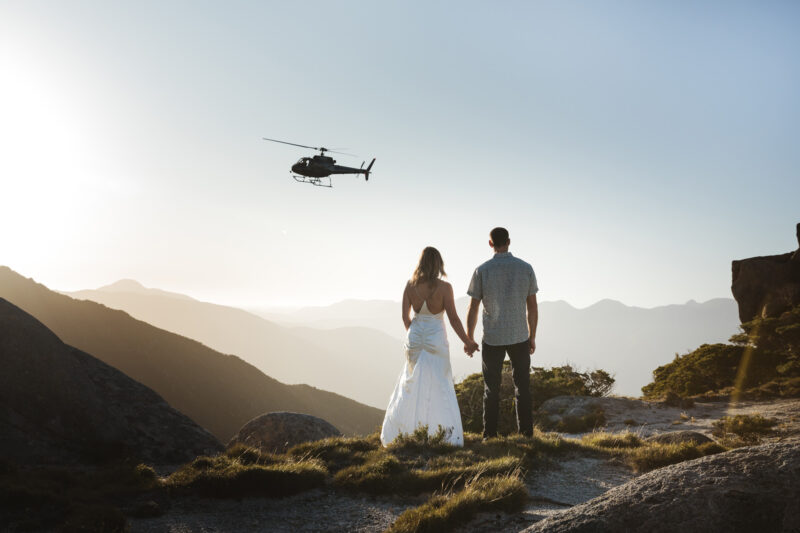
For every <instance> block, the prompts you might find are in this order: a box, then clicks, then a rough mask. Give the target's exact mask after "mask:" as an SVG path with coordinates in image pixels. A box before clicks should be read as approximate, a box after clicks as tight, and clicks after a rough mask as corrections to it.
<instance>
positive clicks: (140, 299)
mask: <svg viewBox="0 0 800 533" xmlns="http://www.w3.org/2000/svg"><path fill="white" fill-rule="evenodd" d="M65 294H67V295H68V296H71V297H73V298H76V299H82V300H91V301H94V302H98V303H101V304H103V305H106V306H108V307H111V308H113V309H120V310H122V311H125V312H126V313H128V314H130V315H131V316H133V317H134V318H138V319H139V320H143V321H145V322H147V323H149V324H152V325H154V326H156V327H159V328H163V329H165V330H167V331H171V332H173V333H177V334H179V335H183V336H186V337H189V338H191V339H194V340H197V341H200V342H202V343H203V344H205V345H206V346H209V347H210V348H213V349H214V350H218V351H220V352H223V353H232V354H236V355H237V356H239V357H241V358H242V359H244V360H245V361H247V362H248V363H250V364H251V365H253V366H255V367H256V368H258V369H259V370H261V371H262V372H264V373H265V374H267V375H269V376H271V377H273V378H275V379H277V380H279V381H282V382H284V383H309V384H313V385H314V386H315V387H319V388H321V389H325V390H330V391H333V392H336V393H339V394H343V395H346V396H347V397H349V398H353V399H355V400H357V401H360V402H363V403H366V404H368V405H371V406H373V407H379V408H381V409H383V408H385V407H386V404H387V402H388V401H389V395H390V394H391V390H392V389H391V388H392V385H393V384H394V381H395V380H396V379H397V375H398V374H399V373H400V370H401V368H402V365H403V359H402V357H403V355H402V350H401V344H402V342H401V341H400V340H399V339H398V338H393V337H391V336H389V335H387V334H385V333H383V332H381V331H379V330H377V329H372V328H367V327H363V326H361V325H359V324H358V322H354V323H353V325H351V326H347V327H340V328H335V329H322V328H307V327H298V326H290V327H287V326H283V325H279V324H276V323H274V322H271V321H269V320H266V319H264V318H262V317H260V316H257V315H255V314H253V313H250V312H247V311H244V310H242V309H237V308H234V307H227V306H223V305H217V304H213V303H207V302H201V301H198V300H195V299H193V298H190V297H188V296H185V295H182V294H177V293H171V292H167V291H163V290H159V289H150V288H145V287H143V286H142V285H141V284H139V283H137V282H135V281H133V280H121V281H119V282H117V283H113V284H111V285H107V286H105V287H100V288H99V289H96V290H83V291H77V292H69V293H65Z"/></svg>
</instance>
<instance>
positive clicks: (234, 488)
mask: <svg viewBox="0 0 800 533" xmlns="http://www.w3.org/2000/svg"><path fill="white" fill-rule="evenodd" d="M209 459H210V464H209ZM327 475H328V471H327V469H326V468H325V466H324V465H323V464H322V463H321V462H319V461H315V460H305V461H286V462H282V463H276V464H270V465H263V464H257V463H253V464H246V463H242V462H240V461H238V460H237V459H231V458H230V457H228V456H227V455H219V456H216V457H213V458H207V457H201V458H198V459H196V460H195V461H193V462H192V463H190V464H188V465H185V466H183V467H182V468H180V469H179V470H177V471H175V472H174V473H173V474H171V475H170V476H169V477H168V478H167V479H166V486H167V487H171V488H175V489H178V490H185V491H188V492H192V493H197V494H200V495H202V496H208V497H213V498H238V497H243V496H249V495H263V496H271V497H282V496H289V495H292V494H297V493H298V492H302V491H305V490H309V489H312V488H315V487H319V486H320V485H322V484H323V483H325V479H326V477H327Z"/></svg>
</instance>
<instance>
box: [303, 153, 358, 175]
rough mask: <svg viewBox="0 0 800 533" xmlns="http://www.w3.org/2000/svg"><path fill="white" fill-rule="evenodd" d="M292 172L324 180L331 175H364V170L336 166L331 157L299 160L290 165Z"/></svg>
mask: <svg viewBox="0 0 800 533" xmlns="http://www.w3.org/2000/svg"><path fill="white" fill-rule="evenodd" d="M292 172H294V173H295V174H299V175H301V176H306V177H309V178H324V177H327V176H330V175H331V174H364V173H365V170H364V169H361V168H355V167H345V166H342V165H337V164H336V160H334V159H333V158H332V157H328V156H324V155H315V156H314V157H302V158H300V160H299V161H297V163H295V164H294V165H292Z"/></svg>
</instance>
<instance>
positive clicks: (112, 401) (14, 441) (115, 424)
mask: <svg viewBox="0 0 800 533" xmlns="http://www.w3.org/2000/svg"><path fill="white" fill-rule="evenodd" d="M0 365H2V369H3V371H2V373H0V391H2V393H0V457H3V458H4V459H11V460H14V461H16V462H20V463H65V462H66V463H70V462H83V461H86V460H91V459H100V460H102V459H104V458H112V457H115V458H119V459H123V458H126V457H135V458H137V459H138V460H143V461H147V462H155V463H179V462H184V461H189V460H191V459H192V458H194V457H196V456H197V455H204V454H209V453H214V452H217V451H219V450H220V449H221V448H222V446H221V445H220V443H219V442H218V441H217V439H215V438H214V437H213V436H212V435H211V434H210V433H209V432H208V431H206V430H204V429H203V428H201V427H200V426H198V425H197V424H196V423H195V422H193V421H192V420H190V419H189V417H187V416H186V415H184V414H182V413H180V412H178V411H176V410H175V409H173V408H172V407H170V406H169V405H168V404H167V402H165V401H164V400H163V399H162V398H161V397H159V396H158V395H157V394H156V393H154V392H153V391H152V390H151V389H149V388H147V387H145V386H144V385H142V384H141V383H137V382H136V381H134V380H132V379H131V378H129V377H128V376H126V375H125V374H123V373H122V372H120V371H119V370H117V369H115V368H112V367H111V366H109V365H107V364H105V363H103V362H102V361H100V360H98V359H96V358H94V357H92V356H91V355H89V354H87V353H84V352H82V351H80V350H77V349H75V348H73V347H71V346H67V345H66V344H64V343H63V342H61V341H60V340H59V339H58V337H56V335H54V334H53V332H52V331H50V330H48V329H47V328H46V327H45V326H44V325H43V324H42V323H41V322H39V321H38V320H36V319H35V318H33V317H32V316H31V315H29V314H27V313H25V312H24V311H23V310H21V309H19V308H18V307H16V306H14V305H13V304H11V303H9V302H8V301H6V300H4V299H2V298H0Z"/></svg>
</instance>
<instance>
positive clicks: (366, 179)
mask: <svg viewBox="0 0 800 533" xmlns="http://www.w3.org/2000/svg"><path fill="white" fill-rule="evenodd" d="M374 164H375V158H374V157H373V158H372V161H371V162H370V164H369V166H368V167H367V170H365V171H364V178H365V181H369V171H370V170H372V165H374ZM361 165H362V166H363V165H364V163H361Z"/></svg>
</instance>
